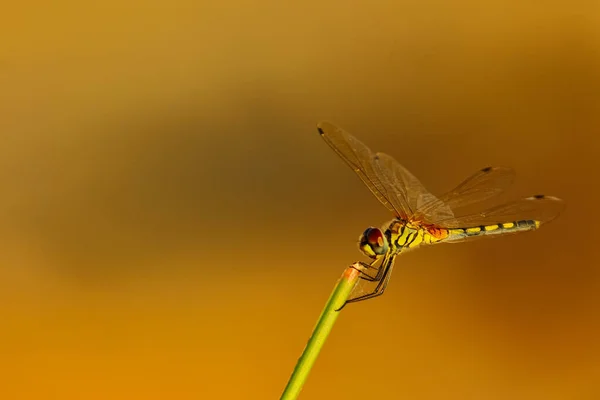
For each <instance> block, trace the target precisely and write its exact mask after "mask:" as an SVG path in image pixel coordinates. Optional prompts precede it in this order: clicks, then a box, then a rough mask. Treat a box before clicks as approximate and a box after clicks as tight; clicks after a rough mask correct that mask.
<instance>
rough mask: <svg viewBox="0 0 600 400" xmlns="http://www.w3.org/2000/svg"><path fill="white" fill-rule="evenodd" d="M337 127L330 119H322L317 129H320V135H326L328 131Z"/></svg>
mask: <svg viewBox="0 0 600 400" xmlns="http://www.w3.org/2000/svg"><path fill="white" fill-rule="evenodd" d="M333 129H335V125H334V124H332V123H331V122H329V121H321V122H319V123H318V124H317V131H319V135H325V134H326V133H327V131H330V132H331V131H332V130H333Z"/></svg>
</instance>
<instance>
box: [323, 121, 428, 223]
mask: <svg viewBox="0 0 600 400" xmlns="http://www.w3.org/2000/svg"><path fill="white" fill-rule="evenodd" d="M317 129H318V130H319V133H320V134H321V137H322V138H323V139H324V140H325V142H327V144H328V145H329V146H330V147H331V148H332V149H333V151H335V152H336V153H337V154H338V155H339V156H340V157H341V158H342V159H343V160H344V161H345V162H346V164H348V165H349V166H350V168H352V170H353V171H354V172H355V173H356V174H357V175H358V177H359V178H360V179H361V180H362V181H363V182H364V183H365V184H366V185H367V187H368V188H369V189H370V190H371V192H373V194H374V195H375V197H377V199H378V200H379V201H380V202H381V203H382V204H383V205H384V206H385V207H387V209H388V210H390V211H392V212H393V213H394V214H395V215H396V216H397V217H400V218H402V219H408V218H409V217H410V216H411V215H412V213H413V210H414V209H413V208H412V207H411V204H410V202H409V199H408V195H407V185H409V186H408V188H410V189H409V190H421V191H425V189H424V188H423V186H422V185H421V184H420V183H419V181H418V180H417V179H416V178H415V177H413V176H412V175H410V173H408V171H406V170H405V169H404V168H403V167H402V166H400V164H398V163H397V162H396V161H394V160H393V159H392V158H391V157H389V156H386V155H383V154H377V155H375V154H373V153H372V152H371V150H369V148H368V147H367V146H366V145H364V144H363V143H362V142H361V141H359V140H358V139H357V138H355V137H354V136H352V135H351V134H349V133H348V132H346V131H344V130H343V129H341V128H339V127H337V126H335V125H334V124H332V123H330V122H326V121H324V122H320V123H319V124H318V125H317ZM390 160H391V161H390Z"/></svg>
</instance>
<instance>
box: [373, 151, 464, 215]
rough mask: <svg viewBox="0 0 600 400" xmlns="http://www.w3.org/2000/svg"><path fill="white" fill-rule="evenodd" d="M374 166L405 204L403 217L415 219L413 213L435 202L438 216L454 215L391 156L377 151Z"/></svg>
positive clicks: (390, 189) (390, 188)
mask: <svg viewBox="0 0 600 400" xmlns="http://www.w3.org/2000/svg"><path fill="white" fill-rule="evenodd" d="M375 166H376V169H377V172H378V174H379V176H381V177H384V179H385V180H387V181H388V182H389V185H388V186H389V191H391V192H392V193H393V194H394V196H395V197H396V198H399V199H401V200H402V203H403V204H405V205H406V206H405V207H406V217H407V218H405V219H413V220H414V219H416V218H415V213H417V212H418V210H420V209H421V208H423V207H424V206H426V205H427V204H436V208H435V210H436V214H437V216H438V218H441V219H449V218H452V217H453V216H454V214H453V213H452V210H451V209H450V208H449V207H448V206H446V205H445V204H444V203H443V202H440V201H439V200H438V199H437V198H436V197H435V196H434V195H433V194H431V193H430V192H429V191H428V190H427V189H425V187H424V186H423V184H421V182H419V180H418V179H417V178H416V177H415V176H414V175H413V174H411V173H410V172H409V171H408V170H407V169H406V168H404V167H403V166H402V165H401V164H400V163H399V162H398V161H396V160H395V159H394V158H393V157H391V156H389V155H387V154H384V153H377V154H376V155H375Z"/></svg>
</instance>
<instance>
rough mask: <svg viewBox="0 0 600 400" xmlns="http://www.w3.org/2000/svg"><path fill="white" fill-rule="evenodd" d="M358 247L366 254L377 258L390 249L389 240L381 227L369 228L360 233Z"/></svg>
mask: <svg viewBox="0 0 600 400" xmlns="http://www.w3.org/2000/svg"><path fill="white" fill-rule="evenodd" d="M358 247H359V248H360V251H362V252H363V253H364V254H365V255H366V256H368V257H371V258H377V257H378V256H382V255H384V254H385V253H386V252H387V251H388V242H387V239H386V238H385V235H384V234H383V232H382V231H381V229H379V228H367V229H366V230H365V231H364V232H363V234H362V235H360V239H359V243H358Z"/></svg>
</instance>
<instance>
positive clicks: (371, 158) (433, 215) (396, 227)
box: [317, 121, 564, 309]
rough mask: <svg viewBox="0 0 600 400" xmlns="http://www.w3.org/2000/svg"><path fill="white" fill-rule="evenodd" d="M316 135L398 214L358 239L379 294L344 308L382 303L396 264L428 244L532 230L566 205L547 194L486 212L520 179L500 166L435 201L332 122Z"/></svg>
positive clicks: (364, 267) (366, 274)
mask: <svg viewBox="0 0 600 400" xmlns="http://www.w3.org/2000/svg"><path fill="white" fill-rule="evenodd" d="M317 129H318V131H319V134H320V136H321V137H322V138H323V139H324V140H325V142H326V143H327V144H328V145H329V146H330V147H331V148H332V149H333V151H334V152H336V153H337V155H338V156H340V158H341V159H342V160H344V161H345V162H346V164H348V166H349V167H350V168H352V170H353V171H354V172H355V173H356V174H357V175H358V177H359V178H360V179H361V180H362V181H363V183H364V184H365V185H366V186H367V187H368V188H369V190H370V191H371V192H372V193H373V195H374V196H375V197H376V198H377V200H379V201H380V202H381V204H383V205H384V206H385V207H386V208H387V209H388V210H389V211H391V212H392V213H393V215H394V219H393V220H391V221H389V222H387V223H385V224H384V225H383V226H382V227H381V228H377V227H369V228H367V229H366V230H365V231H364V232H363V233H362V234H361V235H360V237H359V240H358V247H359V250H360V251H361V252H362V253H363V254H364V255H365V256H367V257H369V258H370V259H371V262H370V263H365V262H362V261H359V262H358V267H356V268H360V269H359V272H360V273H361V275H360V277H361V279H364V280H366V281H368V282H373V284H372V286H373V289H372V290H370V291H367V292H366V293H359V294H358V295H354V294H353V295H352V296H351V297H350V298H349V299H348V300H346V302H345V303H344V305H343V306H342V307H340V309H341V308H343V307H344V306H346V305H347V304H348V303H354V302H358V301H363V300H367V299H371V298H374V297H378V296H381V295H382V294H383V293H384V292H385V290H386V288H387V286H388V283H389V281H390V277H391V275H392V269H393V267H394V261H395V260H396V257H397V256H398V255H399V254H401V253H404V252H406V251H409V250H414V249H416V248H418V247H421V246H423V245H429V244H436V243H459V242H465V241H469V240H472V239H478V238H483V237H499V236H504V235H506V234H514V233H519V232H527V231H533V230H536V229H538V228H539V227H540V225H542V224H545V223H547V222H550V221H552V220H553V219H555V218H556V217H557V216H558V215H559V214H560V213H561V212H562V210H563V209H564V202H563V201H562V200H561V199H559V198H557V197H554V196H545V195H535V196H530V197H525V198H522V199H519V200H515V201H511V202H504V203H501V204H500V205H496V206H493V207H485V206H482V203H484V202H485V201H488V200H492V199H494V198H495V197H497V196H498V195H500V194H501V193H503V192H504V191H505V190H506V189H508V188H509V187H510V185H511V184H512V182H513V180H514V177H515V172H514V170H513V169H511V168H508V167H500V166H497V167H486V168H483V169H481V170H479V171H477V172H476V173H474V174H473V175H471V176H470V177H468V178H467V179H465V180H464V181H463V182H462V183H460V184H459V185H458V186H456V187H455V188H454V189H452V190H450V191H449V192H447V193H444V194H442V195H441V196H434V195H433V194H431V193H430V192H429V191H428V190H427V189H426V188H425V187H424V186H423V185H422V184H421V182H419V180H418V179H417V178H416V177H415V176H414V175H413V174H411V173H410V172H409V171H408V170H407V169H406V168H404V167H403V166H402V165H401V164H400V163H399V162H398V161H396V160H395V159H394V158H393V157H391V156H389V155H387V154H385V153H373V152H372V151H371V150H370V149H369V148H368V147H367V146H366V145H365V144H363V143H362V142H361V141H359V140H358V139H357V138H356V137H354V136H352V135H351V134H349V133H348V132H346V131H345V130H343V129H342V128H340V127H338V126H336V125H334V124H333V123H331V122H328V121H323V122H320V123H318V124H317ZM468 206H471V207H478V208H476V209H477V210H478V211H473V210H470V211H468V210H467V207H468ZM465 210H467V211H465ZM355 265H356V264H355Z"/></svg>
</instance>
